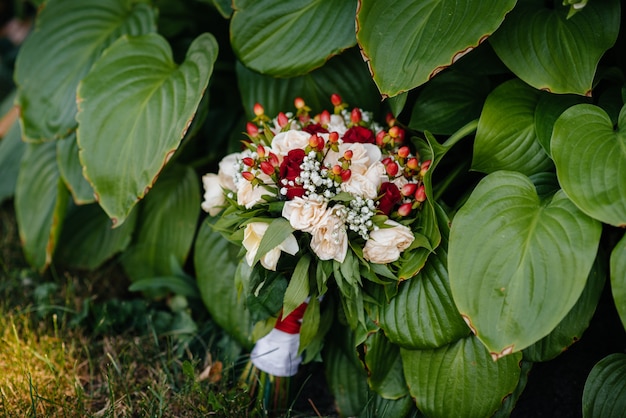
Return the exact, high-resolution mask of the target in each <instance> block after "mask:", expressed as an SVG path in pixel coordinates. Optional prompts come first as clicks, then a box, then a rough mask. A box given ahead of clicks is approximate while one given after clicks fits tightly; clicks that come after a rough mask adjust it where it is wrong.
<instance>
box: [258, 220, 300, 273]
mask: <svg viewBox="0 0 626 418" xmlns="http://www.w3.org/2000/svg"><path fill="white" fill-rule="evenodd" d="M293 231H295V230H294V229H293V228H292V227H291V224H290V223H289V221H288V220H287V219H285V218H282V217H281V218H275V219H274V220H272V221H271V222H270V223H269V226H268V227H267V230H266V231H265V234H263V238H261V242H260V243H259V248H258V250H257V252H256V255H255V256H254V261H253V263H252V265H254V264H256V263H257V262H258V261H259V260H260V259H261V257H263V256H264V255H265V254H267V253H268V252H270V251H272V250H273V249H274V248H276V247H278V246H279V245H280V244H282V243H283V241H285V240H286V239H287V238H288V237H289V235H291V234H292V233H293Z"/></svg>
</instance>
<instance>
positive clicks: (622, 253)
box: [610, 234, 626, 329]
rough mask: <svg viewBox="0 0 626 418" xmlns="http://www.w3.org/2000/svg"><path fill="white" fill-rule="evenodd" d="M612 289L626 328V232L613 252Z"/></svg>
mask: <svg viewBox="0 0 626 418" xmlns="http://www.w3.org/2000/svg"><path fill="white" fill-rule="evenodd" d="M610 270H611V273H610V276H611V291H612V292H613V300H614V301H615V307H616V308H617V313H618V314H619V317H620V319H621V321H622V325H623V326H624V328H625V329H626V234H624V236H623V237H622V239H621V240H619V242H618V243H617V245H616V246H615V247H614V248H613V251H612V252H611V266H610Z"/></svg>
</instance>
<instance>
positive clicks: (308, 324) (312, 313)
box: [283, 298, 332, 354]
mask: <svg viewBox="0 0 626 418" xmlns="http://www.w3.org/2000/svg"><path fill="white" fill-rule="evenodd" d="M283 313H284V312H283ZM320 316H321V315H320V301H319V299H318V298H311V300H310V301H309V304H308V305H307V307H306V310H305V311H304V315H303V317H302V326H301V328H300V346H299V347H298V354H301V353H302V352H303V351H304V350H305V349H307V347H309V345H310V344H311V343H312V342H313V341H314V340H315V338H316V337H317V335H318V331H319V330H320ZM331 321H332V320H331ZM331 321H327V322H331ZM324 325H325V326H324V328H326V330H328V327H329V326H330V323H326V324H324Z"/></svg>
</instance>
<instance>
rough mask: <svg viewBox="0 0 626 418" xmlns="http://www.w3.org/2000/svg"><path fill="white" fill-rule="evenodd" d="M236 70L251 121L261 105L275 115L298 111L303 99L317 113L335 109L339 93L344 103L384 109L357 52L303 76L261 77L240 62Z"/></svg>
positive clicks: (267, 112)
mask: <svg viewBox="0 0 626 418" xmlns="http://www.w3.org/2000/svg"><path fill="white" fill-rule="evenodd" d="M236 70H237V79H238V84H239V89H240V91H241V97H242V102H243V106H244V109H245V110H246V112H247V116H248V119H252V118H253V117H254V113H253V112H252V109H253V107H254V104H255V103H257V102H258V103H260V104H262V105H263V108H264V109H265V114H267V115H271V116H275V115H277V114H278V112H285V111H286V110H289V109H295V108H294V104H293V101H294V99H295V98H296V97H301V98H302V99H303V100H304V101H305V102H306V104H307V106H309V107H310V108H311V109H313V110H314V111H316V112H321V111H322V110H323V109H332V104H331V102H330V96H331V95H332V94H333V93H336V94H339V95H340V96H341V98H342V99H343V100H344V102H346V103H348V104H351V105H353V106H358V107H360V108H362V109H365V110H369V111H372V112H377V110H378V109H379V108H380V94H378V91H377V90H376V85H375V84H374V82H373V81H372V79H371V77H370V74H369V72H368V71H367V65H366V64H365V63H364V62H363V60H362V59H361V55H360V54H359V52H358V50H357V49H350V50H348V51H346V52H344V53H343V54H341V55H339V56H337V57H333V58H332V59H331V60H330V61H328V63H326V64H325V65H324V66H323V67H322V68H319V69H317V70H315V71H312V72H310V73H308V74H306V75H303V76H299V77H291V78H274V77H270V76H266V75H261V74H258V73H255V72H253V71H251V70H249V69H247V68H246V67H244V66H243V65H241V64H240V63H237V67H236Z"/></svg>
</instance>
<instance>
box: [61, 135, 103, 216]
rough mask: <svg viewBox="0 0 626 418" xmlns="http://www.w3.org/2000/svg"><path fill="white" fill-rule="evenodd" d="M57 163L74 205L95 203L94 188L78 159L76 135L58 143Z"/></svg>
mask: <svg viewBox="0 0 626 418" xmlns="http://www.w3.org/2000/svg"><path fill="white" fill-rule="evenodd" d="M57 161H58V163H59V172H60V173H61V178H63V181H64V182H65V185H66V186H67V188H68V189H69V191H70V192H71V193H72V198H73V199H74V203H76V204H77V205H84V204H87V203H93V202H95V200H96V199H95V197H94V195H93V188H92V187H91V185H90V184H89V182H88V181H87V179H85V177H84V176H83V166H82V165H80V161H79V159H78V144H77V143H76V135H75V134H74V133H72V134H70V135H69V136H68V137H67V138H63V139H61V140H59V141H58V142H57Z"/></svg>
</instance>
